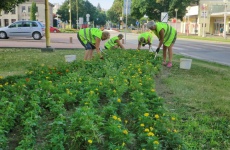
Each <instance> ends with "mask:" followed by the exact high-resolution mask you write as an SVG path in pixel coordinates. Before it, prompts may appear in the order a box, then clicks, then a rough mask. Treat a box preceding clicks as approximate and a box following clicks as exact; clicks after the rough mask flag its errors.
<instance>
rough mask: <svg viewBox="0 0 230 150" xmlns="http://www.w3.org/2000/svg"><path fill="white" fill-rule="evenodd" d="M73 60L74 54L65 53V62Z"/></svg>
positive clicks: (74, 58)
mask: <svg viewBox="0 0 230 150" xmlns="http://www.w3.org/2000/svg"><path fill="white" fill-rule="evenodd" d="M74 60H76V55H65V61H66V62H73V61H74Z"/></svg>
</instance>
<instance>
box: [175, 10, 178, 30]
mask: <svg viewBox="0 0 230 150" xmlns="http://www.w3.org/2000/svg"><path fill="white" fill-rule="evenodd" d="M175 11H176V31H177V11H178V8H176V9H175Z"/></svg>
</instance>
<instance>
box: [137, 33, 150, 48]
mask: <svg viewBox="0 0 230 150" xmlns="http://www.w3.org/2000/svg"><path fill="white" fill-rule="evenodd" d="M152 41H153V35H152V34H151V33H150V32H144V33H142V34H140V35H139V36H138V47H137V49H138V50H139V49H140V48H141V45H142V46H145V45H146V44H148V45H149V49H150V47H151V44H152Z"/></svg>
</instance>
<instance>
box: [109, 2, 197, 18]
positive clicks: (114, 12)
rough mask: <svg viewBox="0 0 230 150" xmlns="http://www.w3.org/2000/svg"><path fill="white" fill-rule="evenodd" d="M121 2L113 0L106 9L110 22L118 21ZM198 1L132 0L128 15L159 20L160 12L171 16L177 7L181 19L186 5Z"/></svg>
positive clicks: (120, 12) (173, 15) (121, 6)
mask: <svg viewBox="0 0 230 150" xmlns="http://www.w3.org/2000/svg"><path fill="white" fill-rule="evenodd" d="M123 3H124V0H114V2H113V5H112V7H111V8H110V9H109V10H108V12H107V16H108V18H109V19H110V20H111V21H112V22H118V19H119V17H121V16H122V9H123ZM198 3H199V0H132V6H131V15H130V17H132V19H137V20H139V19H141V18H142V17H144V16H148V18H149V19H151V20H157V21H161V20H160V19H161V12H168V15H169V18H173V17H175V14H176V12H175V9H176V8H177V9H178V12H177V17H178V18H180V19H182V18H183V16H184V15H185V13H186V7H187V6H189V5H190V4H198ZM130 17H129V18H130ZM123 18H124V17H123Z"/></svg>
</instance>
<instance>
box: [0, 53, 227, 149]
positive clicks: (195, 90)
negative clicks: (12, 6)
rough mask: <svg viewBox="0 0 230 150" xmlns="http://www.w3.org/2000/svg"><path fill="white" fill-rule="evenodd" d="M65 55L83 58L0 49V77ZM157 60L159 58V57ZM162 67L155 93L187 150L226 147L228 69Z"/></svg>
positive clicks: (176, 59)
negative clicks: (171, 117)
mask: <svg viewBox="0 0 230 150" xmlns="http://www.w3.org/2000/svg"><path fill="white" fill-rule="evenodd" d="M65 55H77V59H78V60H79V59H83V56H84V50H56V51H55V52H50V53H47V52H46V53H43V52H41V51H40V50H39V49H0V76H3V77H7V76H11V75H23V74H24V73H25V72H26V71H28V70H27V68H29V67H32V66H34V65H35V64H38V65H40V64H45V65H49V66H58V65H59V64H63V63H66V62H65V59H64V56H65ZM159 57H161V56H160V55H159ZM181 57H182V56H179V55H174V60H173V65H174V66H173V67H172V68H171V69H168V68H166V67H162V72H161V73H160V74H159V75H157V76H156V90H157V93H158V94H159V96H161V97H163V98H164V99H165V107H166V108H167V110H168V111H169V112H170V113H172V114H174V115H175V117H176V118H177V119H176V120H177V124H176V126H177V128H178V129H179V131H178V132H179V133H180V134H181V135H182V137H183V140H184V142H185V145H186V146H187V149H196V150H197V149H200V150H204V149H229V148H230V121H229V119H230V109H229V108H230V92H229V87H230V67H229V66H224V65H220V64H216V63H210V62H205V61H200V60H196V59H193V60H192V67H191V69H190V70H183V69H180V68H179V64H180V58H181Z"/></svg>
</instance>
